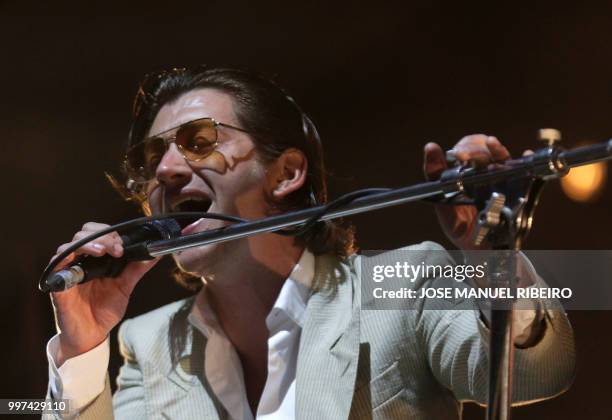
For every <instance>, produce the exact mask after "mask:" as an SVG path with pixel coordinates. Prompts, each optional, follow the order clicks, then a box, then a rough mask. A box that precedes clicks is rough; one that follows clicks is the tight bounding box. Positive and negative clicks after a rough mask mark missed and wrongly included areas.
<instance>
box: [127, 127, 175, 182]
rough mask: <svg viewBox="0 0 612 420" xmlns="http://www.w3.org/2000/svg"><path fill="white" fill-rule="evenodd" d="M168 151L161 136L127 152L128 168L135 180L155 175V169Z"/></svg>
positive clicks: (151, 177)
mask: <svg viewBox="0 0 612 420" xmlns="http://www.w3.org/2000/svg"><path fill="white" fill-rule="evenodd" d="M165 152H166V144H165V142H164V140H163V139H162V138H160V137H154V138H151V139H148V140H146V141H143V142H141V143H139V144H137V145H135V146H134V147H132V148H131V149H130V150H128V152H127V156H126V157H127V170H128V174H129V175H130V177H132V178H133V179H134V180H135V181H148V180H150V179H153V178H154V177H155V170H156V168H157V165H159V162H160V161H161V159H162V157H163V156H164V153H165Z"/></svg>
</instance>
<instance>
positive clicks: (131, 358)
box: [43, 320, 146, 420]
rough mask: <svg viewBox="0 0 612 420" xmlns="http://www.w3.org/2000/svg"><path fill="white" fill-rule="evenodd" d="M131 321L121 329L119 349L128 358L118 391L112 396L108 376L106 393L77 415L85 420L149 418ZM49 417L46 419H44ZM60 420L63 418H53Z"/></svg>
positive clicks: (122, 325) (125, 360) (118, 384)
mask: <svg viewBox="0 0 612 420" xmlns="http://www.w3.org/2000/svg"><path fill="white" fill-rule="evenodd" d="M129 328H130V321H129V320H128V321H124V322H123V323H122V324H121V327H120V328H119V348H120V351H121V354H122V356H123V359H124V363H123V366H122V367H121V369H120V371H119V376H118V377H117V391H116V392H115V394H114V395H113V396H112V397H111V387H110V380H109V377H108V374H107V375H106V384H105V386H104V391H103V392H102V394H100V395H99V396H98V397H97V398H96V399H95V400H93V401H92V402H91V403H90V404H89V405H87V407H85V408H83V409H82V410H81V411H80V412H79V413H78V414H77V416H76V418H78V419H82V420H108V419H114V418H116V419H138V418H143V417H145V416H146V414H145V404H144V388H143V381H142V372H141V370H140V367H139V365H138V361H137V360H136V357H135V355H134V350H133V347H132V344H131V340H130V332H129ZM43 418H45V417H43ZM46 418H49V419H50V418H53V419H60V418H62V417H60V416H59V415H54V416H51V417H46Z"/></svg>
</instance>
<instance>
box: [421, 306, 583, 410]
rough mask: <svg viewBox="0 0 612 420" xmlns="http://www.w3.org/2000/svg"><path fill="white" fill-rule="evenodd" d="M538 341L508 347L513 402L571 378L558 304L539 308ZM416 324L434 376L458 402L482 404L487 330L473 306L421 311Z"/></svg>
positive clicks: (558, 387)
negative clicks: (541, 312) (540, 326)
mask: <svg viewBox="0 0 612 420" xmlns="http://www.w3.org/2000/svg"><path fill="white" fill-rule="evenodd" d="M543 322H544V326H543V332H542V335H541V337H540V338H539V340H538V341H537V342H536V343H535V344H534V345H533V346H531V347H528V348H518V347H516V346H515V348H514V363H513V387H512V388H513V392H512V395H513V404H514V405H521V404H528V403H532V402H537V401H540V400H544V399H548V398H552V397H555V396H557V395H559V394H561V393H562V392H564V391H565V390H567V389H568V388H569V387H570V385H571V383H572V381H573V378H574V370H575V349H574V337H573V332H572V329H571V326H570V323H569V321H568V319H567V316H566V315H565V313H564V311H563V309H562V308H560V304H559V307H545V308H544V320H543ZM416 329H417V331H418V333H419V334H420V338H421V340H422V342H423V345H424V346H425V352H426V357H427V359H428V363H429V366H430V367H431V370H432V372H433V374H434V376H435V377H436V379H437V380H438V381H439V382H440V383H441V384H442V385H444V386H445V387H446V388H448V389H449V390H451V391H452V392H453V393H454V395H455V397H456V398H457V399H458V400H459V401H475V402H477V403H479V404H486V402H487V389H488V368H489V360H488V359H489V357H488V346H489V330H488V328H487V327H486V325H485V324H484V323H483V322H482V320H481V317H480V311H479V310H478V309H476V308H474V309H473V310H470V309H461V310H453V309H449V310H424V311H422V312H421V313H420V317H419V319H418V321H417V325H416Z"/></svg>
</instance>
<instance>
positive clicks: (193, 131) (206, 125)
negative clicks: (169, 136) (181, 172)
mask: <svg viewBox="0 0 612 420" xmlns="http://www.w3.org/2000/svg"><path fill="white" fill-rule="evenodd" d="M176 145H177V147H178V148H179V149H180V150H181V152H182V153H183V155H184V156H185V158H186V159H187V160H191V161H198V160H201V159H204V158H205V157H206V156H208V155H210V154H211V153H212V152H213V151H214V150H215V147H216V146H217V129H216V127H215V123H214V121H212V120H201V121H196V122H194V123H192V124H188V125H185V126H183V127H181V128H180V129H179V131H178V132H177V133H176Z"/></svg>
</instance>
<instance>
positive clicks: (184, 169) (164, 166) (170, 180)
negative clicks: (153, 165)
mask: <svg viewBox="0 0 612 420" xmlns="http://www.w3.org/2000/svg"><path fill="white" fill-rule="evenodd" d="M192 173H193V171H192V170H191V167H190V166H189V165H188V164H187V162H186V161H185V158H184V157H183V155H182V154H181V153H180V152H179V150H178V149H177V147H176V144H174V143H170V145H169V147H168V150H166V153H164V156H163V157H162V159H161V161H160V162H159V165H157V169H156V170H155V177H156V178H157V180H158V181H159V182H160V183H161V184H163V185H164V186H166V187H167V188H170V189H173V188H180V187H181V186H183V185H185V184H187V183H188V182H189V180H190V179H191V174H192Z"/></svg>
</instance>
